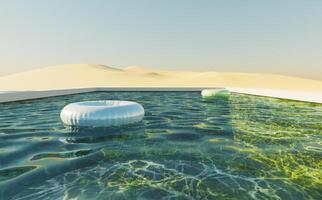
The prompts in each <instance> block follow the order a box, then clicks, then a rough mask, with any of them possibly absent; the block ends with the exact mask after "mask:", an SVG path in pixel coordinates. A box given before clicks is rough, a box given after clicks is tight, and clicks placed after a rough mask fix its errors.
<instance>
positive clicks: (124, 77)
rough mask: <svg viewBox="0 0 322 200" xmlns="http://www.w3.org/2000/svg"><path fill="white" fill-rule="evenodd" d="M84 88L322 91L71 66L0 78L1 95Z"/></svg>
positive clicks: (318, 84)
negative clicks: (212, 88) (243, 88)
mask: <svg viewBox="0 0 322 200" xmlns="http://www.w3.org/2000/svg"><path fill="white" fill-rule="evenodd" d="M84 87H247V88H267V89H288V90H305V91H322V81H318V80H310V79H304V78H298V77H291V76H282V75H275V74H252V73H232V72H192V71H164V70H155V69H152V68H143V67H135V66H131V67H128V68H125V69H118V68H112V67H108V66H104V65H93V64H72V65H59V66H51V67H45V68H40V69H36V70H31V71H26V72H21V73H17V74H12V75H7V76H2V77H0V91H13V90H14V91H18V90H47V89H66V88H84Z"/></svg>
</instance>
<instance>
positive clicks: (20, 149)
mask: <svg viewBox="0 0 322 200" xmlns="http://www.w3.org/2000/svg"><path fill="white" fill-rule="evenodd" d="M98 99H122V100H132V101H137V102H139V103H141V104H142V105H143V106H144V108H145V111H146V116H145V118H144V120H143V121H142V122H141V123H138V124H135V125H132V126H127V127H122V128H116V127H115V128H108V129H87V130H84V129H82V130H76V129H75V130H71V129H70V128H67V127H64V126H63V125H62V124H61V122H60V118H59V114H60V110H61V109H62V108H63V107H64V106H65V105H66V104H67V103H70V102H76V101H83V100H98ZM321 120H322V105H321V104H311V103H303V102H295V101H286V100H279V99H272V98H264V97H255V96H249V95H240V94H232V95H231V96H230V97H229V98H213V99H203V98H201V96H200V93H199V92H95V93H86V94H78V95H69V96H63V97H53V98H46V99H40V100H32V101H24V102H16V103H6V104H0V199H1V200H5V199H322V170H321V169H322V123H321Z"/></svg>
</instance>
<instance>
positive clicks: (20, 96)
mask: <svg viewBox="0 0 322 200" xmlns="http://www.w3.org/2000/svg"><path fill="white" fill-rule="evenodd" d="M206 88H207V89H218V88H221V87H203V88H186V87H170V88H154V87H141V88H137V87H136V88H134V87H133V88H131V87H114V88H113V87H98V88H72V89H60V90H34V91H10V92H9V91H6V92H0V103H5V102H13V101H22V100H30V99H39V98H46V97H54V96H62V95H69V94H79V93H86V92H100V91H102V92H105V91H201V90H202V89H206ZM226 89H228V90H229V91H231V92H236V93H241V94H251V95H258V96H266V97H274V98H282V99H290V100H298V101H306V102H313V103H322V91H311V92H310V91H296V90H294V91H290V90H278V89H259V88H236V87H227V88H226Z"/></svg>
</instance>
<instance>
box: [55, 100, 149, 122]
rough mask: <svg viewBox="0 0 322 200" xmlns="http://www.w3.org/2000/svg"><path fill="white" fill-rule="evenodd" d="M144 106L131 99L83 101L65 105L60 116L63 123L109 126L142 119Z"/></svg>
mask: <svg viewBox="0 0 322 200" xmlns="http://www.w3.org/2000/svg"><path fill="white" fill-rule="evenodd" d="M143 117H144V108H143V107H142V106H141V105H140V104H138V103H136V102H132V101H84V102H77V103H71V104H68V105H67V106H65V107H64V108H63V109H62V111H61V113H60V118H61V120H62V122H63V123H64V124H65V125H68V126H76V127H109V126H120V125H125V124H132V123H136V122H139V121H141V120H142V118H143Z"/></svg>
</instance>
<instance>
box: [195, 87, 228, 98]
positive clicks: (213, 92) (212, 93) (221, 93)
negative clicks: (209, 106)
mask: <svg viewBox="0 0 322 200" xmlns="http://www.w3.org/2000/svg"><path fill="white" fill-rule="evenodd" d="M229 94H230V92H229V90H226V89H204V90H202V91H201V96H203V97H228V96H229Z"/></svg>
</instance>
